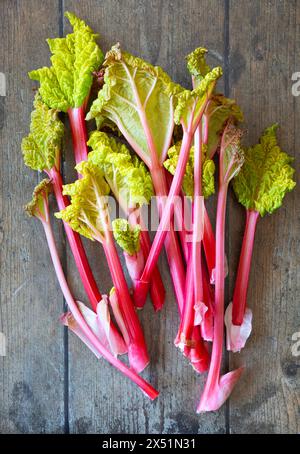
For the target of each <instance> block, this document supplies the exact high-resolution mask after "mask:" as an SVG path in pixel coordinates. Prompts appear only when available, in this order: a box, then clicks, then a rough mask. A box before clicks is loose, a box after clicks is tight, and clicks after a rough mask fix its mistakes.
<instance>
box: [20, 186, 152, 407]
mask: <svg viewBox="0 0 300 454" xmlns="http://www.w3.org/2000/svg"><path fill="white" fill-rule="evenodd" d="M49 183H50V182H49V181H47V180H44V181H43V182H41V183H40V185H39V186H38V187H37V189H36V190H35V193H34V199H33V202H31V203H30V204H28V205H27V207H26V209H27V212H28V213H30V214H31V215H34V216H36V217H37V218H38V219H40V221H41V222H42V225H43V228H44V231H45V234H46V239H47V243H48V247H49V251H50V254H51V258H52V262H53V265H54V268H55V272H56V276H57V279H58V281H59V284H60V287H61V290H62V292H63V295H64V297H65V300H66V302H67V304H68V307H69V309H70V311H71V313H72V315H73V317H74V319H75V321H76V322H77V324H78V327H79V328H80V330H81V332H82V334H83V335H84V337H85V338H86V339H87V341H88V343H89V344H90V345H91V346H92V347H93V350H94V351H95V352H98V354H99V355H101V356H103V357H104V358H105V359H106V360H107V361H108V362H109V363H110V364H112V365H113V366H114V367H116V368H117V369H118V370H120V372H122V373H123V374H124V375H126V376H127V377H128V378H130V379H131V380H132V381H133V382H134V383H136V384H137V385H138V386H139V387H140V389H141V390H142V391H143V392H144V393H145V394H146V395H147V396H148V397H149V398H150V399H151V400H154V399H155V398H156V397H157V396H158V392H157V391H156V390H155V389H154V388H153V387H152V386H151V385H150V384H149V383H147V382H146V381H145V380H144V379H143V378H141V377H140V376H139V375H137V374H136V373H135V372H134V371H132V370H131V369H129V368H128V367H127V366H126V365H125V364H124V363H122V362H121V361H119V360H118V359H117V358H116V357H115V356H114V355H112V354H111V353H110V352H109V351H108V350H107V349H106V348H104V347H103V345H102V344H101V342H100V341H99V339H98V338H97V336H96V335H95V334H94V333H93V331H92V330H91V328H90V327H89V325H88V324H87V322H86V320H85V319H84V317H83V315H82V312H81V311H80V309H79V307H78V305H77V303H76V301H75V300H74V298H73V295H72V293H71V291H70V289H69V286H68V283H67V281H66V278H65V275H64V272H63V269H62V265H61V262H60V259H59V255H58V252H57V247H56V243H55V239H54V236H53V231H52V227H51V222H50V216H49V208H48V191H49V190H48V189H47V187H48V186H49Z"/></svg>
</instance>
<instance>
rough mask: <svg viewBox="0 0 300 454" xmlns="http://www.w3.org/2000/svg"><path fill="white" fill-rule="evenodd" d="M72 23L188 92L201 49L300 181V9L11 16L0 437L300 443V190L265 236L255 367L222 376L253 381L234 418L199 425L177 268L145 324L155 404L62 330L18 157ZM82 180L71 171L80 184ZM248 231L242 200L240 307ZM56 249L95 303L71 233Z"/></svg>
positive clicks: (11, 7) (149, 3) (85, 6)
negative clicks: (200, 436) (163, 436)
mask: <svg viewBox="0 0 300 454" xmlns="http://www.w3.org/2000/svg"><path fill="white" fill-rule="evenodd" d="M66 10H70V11H74V12H75V13H76V14H78V15H79V16H80V17H82V18H83V19H85V20H86V21H87V22H88V23H89V24H90V25H91V26H92V27H93V28H94V29H95V30H96V31H97V32H99V33H100V35H101V46H102V48H103V49H104V50H107V49H108V48H109V47H110V46H111V45H112V44H114V43H115V42H116V41H120V42H121V44H122V46H123V47H124V48H126V49H127V50H129V51H131V52H133V53H135V54H138V55H141V56H142V57H143V58H145V59H147V60H149V61H150V62H151V63H153V64H159V65H161V66H163V67H164V68H165V69H166V70H167V71H168V72H169V73H170V74H171V75H172V77H173V78H174V79H175V80H176V81H178V82H180V83H183V84H187V85H188V84H189V77H188V74H187V72H186V69H185V61H184V57H185V55H186V54H187V53H189V52H190V51H191V50H193V49H194V48H195V47H197V46H199V45H204V46H206V47H207V48H209V49H210V62H211V63H212V64H215V65H219V64H220V65H222V66H223V68H224V72H225V74H224V77H223V86H224V90H225V94H226V95H228V96H232V97H235V98H236V99H237V101H238V103H239V104H240V105H241V106H242V108H243V110H244V112H245V116H246V121H247V128H248V131H249V133H248V137H247V141H248V142H249V143H253V142H255V141H256V140H257V139H258V136H259V134H260V133H261V131H262V129H263V128H264V127H265V126H267V125H269V124H270V123H272V122H279V123H280V125H281V129H280V142H281V144H282V146H283V148H284V149H285V150H286V151H287V152H288V153H290V154H291V155H293V156H295V166H296V167H297V169H299V149H300V134H299V133H298V128H299V125H300V98H296V97H293V96H292V93H291V87H292V80H291V77H292V73H294V72H295V71H300V41H299V37H300V35H299V32H300V30H299V25H300V2H299V1H294V0H286V1H280V0H272V1H269V0H264V1H260V0H254V1H251V2H250V1H248V0H232V1H231V0H227V1H221V0H198V1H197V0H160V1H159V0H158V1H155V0H140V1H139V0H120V1H117V0H98V1H97V0H85V1H71V0H62V1H58V0H44V1H39V0H23V1H17V0H1V1H0V14H1V16H0V21H1V22H0V43H1V45H0V72H3V73H4V74H5V76H6V81H7V94H6V96H5V97H0V150H1V154H0V159H1V162H0V173H1V205H0V210H1V215H0V243H1V249H0V260H1V281H0V297H1V305H0V331H1V332H3V333H4V334H5V336H6V339H7V352H6V353H7V354H6V356H5V357H0V365H1V366H0V395H1V397H0V432H1V433H28V432H35V433H36V432H38V433H63V432H70V433H74V432H75V433H93V432H96V433H122V432H128V433H225V432H227V433H228V432H231V433H299V427H300V421H299V419H300V396H299V390H300V384H299V374H300V357H299V356H298V357H297V356H293V354H292V345H293V341H292V335H293V333H296V332H299V331H300V314H299V294H300V274H299V257H300V247H299V226H300V208H299V197H300V186H298V188H297V189H296V190H295V191H294V192H293V193H292V194H290V195H288V196H287V198H286V200H285V204H284V207H283V208H281V209H280V211H278V212H277V213H276V214H274V215H273V216H272V217H266V218H265V219H263V220H262V221H260V223H259V225H258V230H257V237H256V243H255V251H254V266H253V268H252V272H251V283H250V290H249V305H250V306H251V308H252V309H253V313H254V324H253V335H252V337H251V339H250V341H249V343H248V345H247V348H246V349H245V350H244V351H243V352H242V353H241V354H236V355H228V354H225V357H224V370H226V369H228V368H229V367H235V366H238V365H240V364H246V366H247V369H246V372H245V374H244V376H243V378H242V379H241V380H240V382H239V384H238V385H237V387H236V389H235V391H234V393H233V395H232V397H231V399H230V401H229V402H227V404H226V405H225V406H223V408H222V409H221V410H220V411H218V412H215V413H211V414H204V415H200V416H199V415H198V416H197V415H196V413H195V407H196V403H197V401H198V398H199V396H200V390H201V386H202V385H203V381H204V377H200V376H196V374H195V373H193V371H192V369H191V367H190V366H189V365H188V364H187V362H186V361H185V360H184V359H183V357H182V355H181V354H180V353H179V352H178V351H177V350H176V349H175V347H174V346H173V339H174V336H175V334H176V330H177V327H178V315H177V310H176V305H175V302H174V296H173V293H172V287H171V283H170V279H169V276H168V271H167V268H166V264H165V258H164V257H162V259H161V270H162V274H163V277H164V280H165V282H166V283H167V286H168V288H169V291H168V297H167V303H166V306H165V308H164V310H163V311H162V312H161V313H160V314H158V315H154V313H153V311H152V308H151V305H150V304H149V305H148V307H147V309H145V311H144V312H143V313H142V315H141V318H142V321H143V324H144V328H145V332H146V337H147V342H148V345H149V349H150V354H151V357H152V363H151V365H150V367H149V368H148V369H147V370H146V371H145V373H144V376H145V377H146V378H147V379H150V381H151V383H152V384H153V385H154V386H156V387H157V388H158V389H159V390H160V391H161V395H160V397H159V399H157V400H156V401H155V402H154V403H151V402H149V401H148V400H147V399H146V398H144V397H143V395H142V394H141V393H140V391H139V390H138V389H137V388H136V387H135V386H134V385H132V384H131V383H130V382H129V381H128V380H126V379H125V378H123V377H122V376H121V375H120V374H119V373H118V372H116V371H115V370H113V369H112V368H111V367H110V366H109V365H108V364H106V363H105V362H104V361H101V362H99V361H97V360H96V358H95V357H93V356H92V354H91V353H90V352H89V351H88V350H87V348H86V347H84V346H83V345H82V344H81V343H80V341H78V339H76V338H75V337H74V336H73V335H68V333H66V332H65V331H64V329H63V328H62V327H61V326H60V324H59V323H58V317H59V315H60V313H61V312H62V310H63V304H64V302H63V298H62V295H61V292H60V290H59V287H58V284H57V281H56V278H55V275H54V272H53V269H52V264H51V262H50V257H49V253H48V250H47V249H46V248H45V241H44V235H43V231H42V227H41V225H40V224H39V223H38V222H34V221H33V220H32V219H27V218H26V217H25V215H24V213H23V211H22V207H23V205H24V203H25V202H26V201H27V200H28V199H29V197H30V195H31V191H32V189H33V187H34V185H35V184H36V183H37V181H38V179H39V176H38V175H37V174H36V173H33V172H31V171H30V170H28V169H26V168H25V166H24V165H23V162H22V156H21V151H20V141H21V138H22V137H23V136H24V135H25V134H26V133H27V131H28V126H29V116H30V111H31V108H32V99H33V93H32V87H33V83H32V82H31V81H30V80H29V79H28V78H27V72H28V71H29V70H31V69H33V68H37V67H40V66H42V65H48V64H49V53H48V49H47V45H46V43H45V39H46V38H47V37H55V36H62V35H64V34H65V33H66V32H68V31H69V28H68V26H67V25H66V21H65V20H64V18H63V13H64V11H66ZM69 145H70V144H69V143H66V145H65V156H66V158H68V157H70V156H71V155H70V154H69V153H70V152H69V148H70V147H69ZM72 167H73V162H72V161H70V159H69V160H68V164H65V166H64V172H65V177H66V180H67V181H71V180H72V178H73V175H74V173H73V170H72ZM243 222H244V213H243V210H242V208H241V207H240V206H238V205H237V203H236V201H235V200H234V197H233V195H232V194H231V195H230V200H229V204H228V241H227V252H228V257H229V263H230V270H231V271H230V275H229V278H228V280H227V282H228V292H227V296H228V298H229V297H230V295H231V294H232V289H233V283H234V272H235V269H236V266H237V258H238V251H239V248H240V245H241V238H242V232H243ZM55 233H56V236H57V239H58V241H59V244H60V252H61V256H62V258H63V262H64V266H65V269H66V272H67V275H68V279H69V282H70V284H71V286H72V289H73V290H74V293H75V294H76V296H77V297H80V298H83V294H82V288H81V286H80V285H79V284H78V277H77V274H76V271H75V268H74V264H73V261H72V257H71V256H70V253H69V251H68V248H66V247H65V241H64V237H63V235H62V230H61V226H60V225H59V223H58V222H55ZM87 247H88V249H89V251H90V252H91V253H92V255H93V264H94V268H95V270H96V275H97V278H98V281H99V282H100V283H101V285H100V287H101V290H103V291H105V290H106V291H107V290H108V289H109V287H110V282H109V279H108V276H107V273H106V271H105V268H104V267H105V265H104V264H103V263H104V262H103V256H102V255H101V251H100V250H99V248H98V247H96V246H94V245H92V244H91V243H88V244H87Z"/></svg>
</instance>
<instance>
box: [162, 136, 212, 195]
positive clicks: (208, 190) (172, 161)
mask: <svg viewBox="0 0 300 454" xmlns="http://www.w3.org/2000/svg"><path fill="white" fill-rule="evenodd" d="M180 147H181V142H177V143H176V144H175V145H173V147H171V148H170V149H169V151H168V159H167V160H166V161H165V162H164V166H165V168H166V169H167V170H168V171H169V172H170V173H171V174H172V175H174V174H175V170H176V167H177V163H178V158H179V152H180ZM203 151H204V152H203V153H202V156H203V157H204V160H203V166H202V193H203V195H204V197H205V198H208V197H209V196H211V195H212V194H214V192H215V163H214V162H213V161H212V160H211V159H207V158H206V153H205V147H204V150H203ZM182 189H183V191H184V193H185V195H186V196H188V197H193V195H194V146H192V147H191V150H190V156H189V160H188V162H187V165H186V170H185V174H184V177H183V183H182Z"/></svg>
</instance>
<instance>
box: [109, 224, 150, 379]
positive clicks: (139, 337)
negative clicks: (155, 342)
mask: <svg viewBox="0 0 300 454" xmlns="http://www.w3.org/2000/svg"><path fill="white" fill-rule="evenodd" d="M102 244H103V248H104V252H105V255H106V259H107V263H108V266H109V270H110V274H111V276H112V280H113V284H114V287H115V290H116V293H117V298H118V301H119V304H120V308H121V311H122V316H123V319H124V322H125V325H126V331H127V336H126V337H128V344H127V347H128V358H129V361H130V364H131V366H132V367H133V368H134V369H135V370H136V371H137V372H141V371H142V370H143V369H144V368H145V367H146V366H147V365H148V363H149V357H148V353H147V348H146V343H145V339H144V335H143V331H142V328H141V325H140V321H139V319H138V316H137V314H136V311H135V308H134V305H133V302H132V299H131V297H130V293H129V290H128V286H127V282H126V280H125V276H124V272H123V269H122V266H121V263H120V259H119V256H118V253H117V249H116V246H115V243H114V239H113V234H112V231H111V229H110V228H109V226H107V229H106V231H105V239H104V241H103V243H102ZM125 341H126V339H125Z"/></svg>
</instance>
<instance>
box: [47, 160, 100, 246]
mask: <svg viewBox="0 0 300 454" xmlns="http://www.w3.org/2000/svg"><path fill="white" fill-rule="evenodd" d="M76 170H77V171H78V172H79V173H80V175H82V178H80V179H79V180H77V181H75V183H71V184H67V185H65V186H63V193H64V194H65V195H69V196H70V197H71V204H70V205H69V206H67V208H65V209H64V210H62V211H59V212H58V213H55V216H56V217H57V218H59V219H63V220H64V221H65V222H67V224H69V226H70V227H71V228H72V229H73V230H75V232H78V233H80V234H81V235H83V236H85V237H87V238H89V239H91V240H97V241H100V242H102V241H103V238H104V234H105V231H106V229H107V223H108V222H109V221H108V220H109V214H108V206H107V203H108V200H107V195H108V194H109V186H108V184H107V183H106V181H105V180H104V177H103V173H102V171H101V170H100V169H99V167H98V166H96V165H94V164H92V163H91V162H87V161H83V162H81V163H80V164H78V165H77V166H76Z"/></svg>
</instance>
